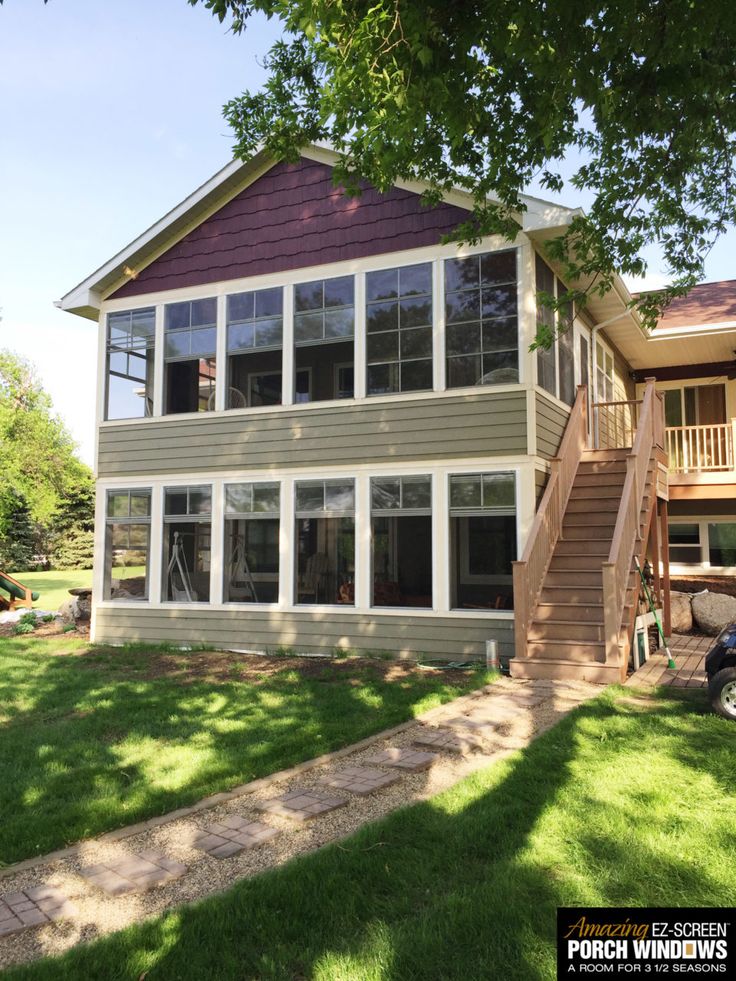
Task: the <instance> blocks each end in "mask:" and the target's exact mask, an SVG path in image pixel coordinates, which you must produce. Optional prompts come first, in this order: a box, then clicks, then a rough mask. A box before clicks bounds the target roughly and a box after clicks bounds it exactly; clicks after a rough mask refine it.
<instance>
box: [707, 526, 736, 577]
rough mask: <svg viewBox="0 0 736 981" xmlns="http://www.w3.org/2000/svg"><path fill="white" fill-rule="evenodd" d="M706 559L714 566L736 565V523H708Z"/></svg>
mask: <svg viewBox="0 0 736 981" xmlns="http://www.w3.org/2000/svg"><path fill="white" fill-rule="evenodd" d="M708 561H709V562H710V564H711V565H715V566H728V567H729V568H730V567H733V566H736V523H734V522H731V521H719V522H717V523H716V522H711V523H710V524H709V525H708Z"/></svg>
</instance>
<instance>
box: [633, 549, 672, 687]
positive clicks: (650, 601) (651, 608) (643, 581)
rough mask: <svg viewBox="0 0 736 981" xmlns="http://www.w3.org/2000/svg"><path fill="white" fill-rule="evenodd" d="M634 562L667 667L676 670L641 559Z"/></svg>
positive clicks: (635, 558) (635, 559)
mask: <svg viewBox="0 0 736 981" xmlns="http://www.w3.org/2000/svg"><path fill="white" fill-rule="evenodd" d="M634 562H636V569H637V572H638V573H639V578H640V579H641V584H642V586H643V587H644V595H645V596H646V598H647V603H648V604H649V611H650V613H652V614H654V622H655V623H656V624H657V630H658V632H659V636H660V637H661V639H662V646H663V647H664V652H665V654H666V655H667V667H668V668H676V667H677V665H676V664H675V659H674V657H673V656H672V651H671V650H670V649H669V647H668V646H667V641H666V640H665V636H664V631H663V630H662V624H661V623H660V622H659V617H658V616H657V611H656V609H655V608H654V600H653V598H652V594H651V593H650V592H649V586H647V581H646V579H645V578H644V573H643V572H642V571H641V566H640V565H639V559H638V558H637V557H636V556H634Z"/></svg>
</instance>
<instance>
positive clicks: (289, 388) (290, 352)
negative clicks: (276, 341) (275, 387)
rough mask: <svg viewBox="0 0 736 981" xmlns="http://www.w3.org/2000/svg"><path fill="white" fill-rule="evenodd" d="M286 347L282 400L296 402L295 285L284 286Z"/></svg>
mask: <svg viewBox="0 0 736 981" xmlns="http://www.w3.org/2000/svg"><path fill="white" fill-rule="evenodd" d="M283 342H284V349H283V355H282V362H281V364H282V369H281V370H282V372H283V374H282V377H281V402H282V403H283V405H293V404H294V287H293V286H284V337H283Z"/></svg>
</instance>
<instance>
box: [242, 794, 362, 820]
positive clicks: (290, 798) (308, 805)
mask: <svg viewBox="0 0 736 981" xmlns="http://www.w3.org/2000/svg"><path fill="white" fill-rule="evenodd" d="M347 802H348V799H347V797H333V796H332V795H331V794H327V793H325V792H324V791H322V790H317V789H316V788H314V787H311V788H310V789H309V790H290V791H289V792H288V793H286V794H281V795H280V796H279V797H272V798H270V799H269V800H262V801H258V803H257V804H256V805H255V807H256V810H258V811H265V812H266V813H267V814H276V815H277V816H278V817H285V818H290V819H291V820H292V821H311V820H312V818H316V817H319V815H320V814H328V813H329V812H330V811H335V810H337V808H338V807H343V806H344V805H345V804H347Z"/></svg>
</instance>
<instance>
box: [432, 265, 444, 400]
mask: <svg viewBox="0 0 736 981" xmlns="http://www.w3.org/2000/svg"><path fill="white" fill-rule="evenodd" d="M432 364H433V380H434V390H435V391H436V392H444V391H445V389H446V388H447V377H446V374H447V373H446V367H447V366H446V362H445V263H444V261H443V260H442V259H435V260H434V262H433V263H432Z"/></svg>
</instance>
